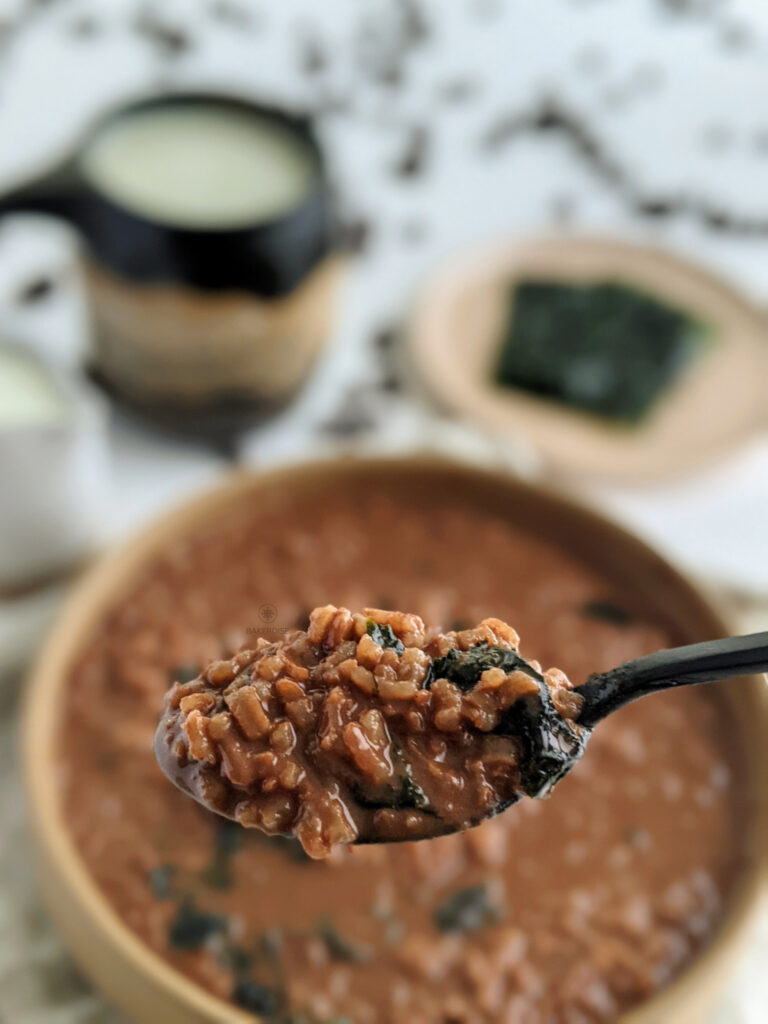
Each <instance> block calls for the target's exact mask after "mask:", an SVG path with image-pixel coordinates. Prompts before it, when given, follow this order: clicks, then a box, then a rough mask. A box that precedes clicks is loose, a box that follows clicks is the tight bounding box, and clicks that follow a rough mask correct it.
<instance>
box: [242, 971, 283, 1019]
mask: <svg viewBox="0 0 768 1024" xmlns="http://www.w3.org/2000/svg"><path fill="white" fill-rule="evenodd" d="M232 1001H233V1002H234V1003H236V1004H237V1005H238V1006H242V1008H243V1009H244V1010H248V1011H250V1012H251V1013H262V1014H266V1015H267V1016H273V1015H274V1014H276V1013H277V1011H278V1010H279V1009H280V1004H281V1002H282V999H281V997H280V994H279V993H278V992H277V991H276V990H275V989H272V988H268V987H267V986H266V985H262V984H260V982H258V981H253V979H250V978H248V979H244V980H242V981H238V982H237V984H236V985H235V987H234V989H233V990H232Z"/></svg>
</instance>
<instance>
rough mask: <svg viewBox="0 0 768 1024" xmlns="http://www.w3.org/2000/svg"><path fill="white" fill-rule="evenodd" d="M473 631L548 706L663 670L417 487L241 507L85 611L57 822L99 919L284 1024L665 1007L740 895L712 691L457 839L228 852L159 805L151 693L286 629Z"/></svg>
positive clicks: (576, 1020)
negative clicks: (92, 613) (568, 682)
mask: <svg viewBox="0 0 768 1024" xmlns="http://www.w3.org/2000/svg"><path fill="white" fill-rule="evenodd" d="M328 602H333V603H334V604H337V605H346V606H347V607H365V606H369V605H375V606H379V607H401V608H402V607H405V608H408V609H412V610H413V611H415V612H418V613H419V614H420V615H422V617H423V618H424V619H425V620H426V621H427V622H429V623H432V624H435V625H440V626H442V627H443V628H446V629H448V628H451V627H458V628H460V627H461V626H462V625H466V624H467V623H472V622H478V621H480V620H481V619H482V618H484V617H486V616H489V615H496V616H499V617H500V618H503V619H505V620H506V621H508V622H512V623H514V625H515V628H516V629H518V630H519V632H520V634H521V636H522V637H523V647H522V653H523V654H524V655H525V654H526V653H527V654H530V656H532V657H535V658H537V659H538V660H539V661H541V662H542V663H544V664H557V665H558V666H560V667H562V669H563V670H564V671H566V672H567V673H568V674H569V676H570V677H571V678H572V679H573V680H574V682H576V683H578V682H581V681H582V680H583V679H584V678H585V677H586V676H587V675H588V674H589V673H590V672H592V671H601V670H605V669H607V668H609V667H611V666H613V665H615V664H617V663H619V662H621V661H623V660H626V659H628V658H631V657H634V656H637V655H640V654H642V653H645V652H648V651H650V650H653V649H655V648H658V647H661V646H665V645H668V644H669V643H672V642H675V641H676V640H677V639H678V638H676V637H674V636H671V635H670V634H669V633H667V632H665V631H664V629H662V628H660V627H659V626H658V625H656V624H654V623H652V622H650V621H648V619H647V618H645V617H644V615H643V612H642V609H641V608H639V606H638V605H637V604H636V602H635V601H634V600H633V595H632V594H631V593H627V592H622V590H621V589H619V588H617V586H616V584H615V583H612V582H611V581H609V580H607V579H605V578H604V577H602V576H601V575H598V574H597V573H595V572H594V571H593V570H591V569H590V568H588V567H586V566H585V565H583V564H581V563H580V562H579V561H577V560H576V559H575V558H574V557H572V556H571V555H570V554H567V553H565V552H564V551H562V550H560V549H559V548H558V547H556V546H555V545H553V544H552V543H551V542H549V541H546V540H544V539H542V538H540V537H537V536H534V535H532V534H530V533H526V532H524V531H521V530H518V529H516V528H514V527H512V526H510V525H509V524H508V523H506V522H505V521H504V520H503V519H502V518H500V517H499V516H498V515H496V514H494V513H493V512H490V511H486V510H484V509H483V508H482V507H480V505H479V504H478V505H475V504H473V503H472V501H471V499H470V498H469V497H467V496H466V495H465V496H464V497H462V496H461V495H460V494H457V493H456V492H455V491H454V490H453V489H452V487H450V486H449V485H448V484H439V483H436V484H435V487H434V488H433V489H432V490H431V491H430V492H429V493H428V494H425V493H424V492H421V493H420V494H419V496H418V498H417V497H415V496H413V495H411V494H410V492H409V490H408V489H407V488H405V487H402V486H398V488H397V489H396V490H395V489H394V488H392V487H385V486H383V485H382V486H381V487H379V488H377V487H376V486H371V485H370V484H366V485H365V486H361V485H359V484H358V485H356V484H355V483H354V481H352V482H346V483H344V484H342V485H341V486H336V487H329V488H328V489H327V490H325V491H323V492H321V493H317V494H314V495H312V497H311V498H307V497H306V496H303V495H296V494H293V495H292V494H291V493H290V492H289V491H286V492H283V493H282V494H279V493H278V494H273V495H270V496H269V497H268V498H267V499H259V500H256V499H255V498H254V499H249V500H248V502H247V503H246V506H243V507H241V509H240V511H237V512H235V513H232V514H231V515H230V516H228V517H224V518H222V519H221V521H219V522H217V524H216V527H215V528H207V529H206V530H205V531H204V532H201V533H199V534H198V535H195V537H194V538H193V539H191V540H184V539H179V540H178V541H177V542H176V544H175V545H174V546H173V547H172V548H171V549H170V550H168V551H167V552H166V553H165V554H164V555H163V556H162V557H161V558H160V559H159V560H157V561H156V562H155V563H153V564H152V565H151V566H150V567H149V569H148V570H146V571H145V572H144V574H143V576H142V577H141V578H140V580H139V581H138V583H137V584H135V585H134V587H133V589H132V590H131V591H130V592H129V593H128V594H127V595H126V596H125V597H124V598H123V599H122V601H120V602H118V603H116V604H115V605H114V606H113V607H112V608H111V609H109V610H108V613H107V614H106V617H105V619H104V622H103V623H102V625H101V626H100V627H99V629H98V630H97V631H96V633H95V635H94V636H93V638H92V640H91V642H90V643H89V644H88V645H87V646H86V647H85V648H84V650H83V652H82V654H81V656H80V658H79V660H78V661H77V663H76V665H75V667H74V669H73V671H72V676H71V680H70V688H69V691H68V696H67V702H66V707H65V717H64V722H63V726H62V733H61V756H60V762H61V785H62V794H63V801H64V806H65V812H66V816H67V821H68V823H69V827H70V828H71V830H72V833H73V835H74V838H75V841H76V844H77V847H78V849H79V851H80V853H81V854H82V856H83V858H84V860H85V862H86V864H87V866H88V868H89V870H90V872H91V873H92V875H93V876H94V878H95V879H96V881H97V882H98V884H99V886H100V887H101V888H102V890H103V891H104V892H105V894H106V896H107V898H108V899H109V901H110V902H111V904H112V905H113V907H114V908H115V910H116V912H117V913H118V914H119V916H120V917H121V919H122V920H123V921H124V922H125V923H126V924H127V925H128V926H129V927H130V928H131V929H132V930H134V931H135V932H136V933H137V934H138V935H140V936H141V938H142V939H143V940H145V941H146V942H147V943H148V944H149V945H150V946H151V947H152V948H153V949H155V950H156V951H157V952H158V953H160V954H161V955H162V956H163V957H165V958H166V959H168V960H169V961H170V962H171V963H172V964H174V965H175V966H176V967H177V968H178V969H179V970H181V971H183V972H184V973H185V974H187V975H188V976H190V977H191V978H194V979H195V980H196V981H197V982H199V983H200V984H201V985H203V986H204V987H205V988H207V989H208V990H210V991H211V992H213V993H215V994H217V995H219V996H221V997H223V998H225V999H232V1000H233V1001H234V1002H236V1003H237V1004H239V1005H240V1006H241V1007H244V1008H246V1009H250V1010H252V1011H254V1012H255V1013H261V1014H263V1015H265V1016H267V1017H271V1018H272V1019H274V1020H276V1021H280V1022H281V1024H282V1022H283V1021H286V1022H288V1021H290V1022H291V1024H331V1022H333V1024H342V1022H354V1024H394V1022H396V1021H405V1020H407V1021H408V1022H410V1024H475V1022H476V1024H491V1022H499V1021H500V1022H508V1024H513V1022H514V1024H589V1022H593V1021H594V1022H598V1021H612V1020H614V1019H615V1018H616V1016H617V1015H618V1014H619V1013H620V1012H621V1010H623V1009H626V1008H628V1007H630V1006H633V1005H635V1004H637V1003H638V1002H641V1001H642V1000H643V999H645V998H647V997H648V996H649V995H650V994H652V993H653V992H654V991H655V990H657V989H658V988H660V987H663V986H664V985H665V984H667V983H668V982H669V981H670V980H671V979H672V978H673V977H674V976H675V975H676V974H677V973H678V972H679V970H680V969H681V968H682V967H683V966H684V965H685V964H686V962H687V961H688V960H689V959H690V957H691V956H692V955H693V954H694V953H695V952H696V950H697V949H698V948H700V947H701V945H702V944H704V943H705V942H706V941H707V939H708V938H709V936H710V935H711V933H712V932H713V930H714V929H715V928H716V926H717V923H718V919H719V915H720V912H721V907H722V903H723V899H724V897H725V896H726V895H727V892H728V887H729V879H730V878H731V877H732V876H733V874H734V873H735V872H736V871H737V870H738V867H739V849H740V832H741V827H742V824H741V819H742V809H741V808H740V802H739V799H738V779H739V773H740V770H741V769H740V763H739V756H738V751H737V750H736V749H735V747H736V745H735V742H734V740H733V737H732V735H731V732H730V729H729V727H728V721H727V714H726V713H725V711H724V708H723V707H722V706H721V703H720V701H719V699H718V697H717V692H716V688H708V689H706V690H688V691H683V692H680V693H667V694H664V695H659V696H656V697H652V698H649V699H647V700H645V701H642V702H640V703H638V704H635V705H633V706H631V707H629V708H626V709H625V710H623V711H622V712H620V713H619V714H618V715H616V716H614V717H613V718H612V719H611V720H609V721H608V722H606V723H605V724H603V725H601V726H600V727H599V728H598V729H597V730H596V733H595V735H594V737H593V738H592V740H591V743H590V746H589V749H588V751H587V754H586V755H585V757H584V760H583V761H582V763H581V764H580V765H579V766H578V767H577V768H576V770H575V771H574V772H573V774H572V776H570V777H569V778H567V779H566V780H565V781H564V782H563V783H562V784H561V785H560V787H559V788H558V789H557V790H556V792H555V794H554V795H553V796H552V797H551V798H550V799H549V800H547V801H544V802H540V801H529V800H526V801H524V802H523V803H521V804H519V805H517V806H516V807H514V808H512V809H511V810H510V811H509V812H507V813H506V814H504V815H502V816H501V817H499V818H497V819H495V820H492V821H489V822H487V823H485V824H484V825H482V826H481V827H479V828H477V829H474V830H471V831H469V832H467V833H465V834H463V835H459V836H449V837H445V838H442V839H437V840H433V841H429V842H425V843H416V844H404V845H399V846H393V847H368V848H365V847H363V848H354V849H351V850H344V851H340V852H339V853H338V854H336V855H334V857H332V858H331V859H330V861H325V862H309V861H307V860H306V859H305V858H304V857H303V856H302V855H301V851H300V850H298V849H297V847H296V845H295V844H294V843H292V842H289V841H287V840H283V839H281V838H274V839H269V838H266V837H264V836H261V835H260V834H257V833H254V832H247V833H246V832H245V831H243V830H241V829H239V828H238V827H237V826H234V825H229V824H228V823H226V822H223V821H221V820H219V819H216V818H215V817H214V816H212V815H210V814H209V813H207V812H206V811H204V810H203V809H201V808H200V807H199V806H198V805H197V804H195V803H194V802H193V801H191V800H189V799H188V798H185V797H184V796H182V795H181V794H179V793H178V791H177V790H175V788H174V787H173V786H172V785H171V784H170V783H169V782H168V781H167V780H165V779H164V778H163V776H162V775H161V773H160V770H159V768H158V767H157V766H156V764H155V761H154V758H153V755H152V737H153V732H154V729H155V725H156V721H157V715H158V713H159V710H160V708H161V705H162V699H163V694H164V692H165V690H166V688H167V687H168V686H169V685H170V684H171V683H172V682H173V681H174V680H176V679H185V678H192V676H193V675H194V674H196V673H197V672H198V671H199V670H200V668H201V667H202V666H203V665H204V664H206V663H207V662H208V661H210V660H212V659H214V658H217V657H221V656H224V655H227V654H229V653H231V652H232V651H234V650H236V649H237V648H238V647H239V646H240V645H242V644H243V643H244V642H245V643H247V641H248V639H249V637H250V638H251V639H252V638H253V636H254V635H262V636H270V635H273V636H274V635H279V631H281V630H282V629H285V628H293V627H295V626H296V625H297V624H302V625H303V624H304V623H305V621H306V614H307V611H308V609H310V608H312V607H313V606H315V605H318V604H324V603H328Z"/></svg>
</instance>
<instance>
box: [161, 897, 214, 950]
mask: <svg viewBox="0 0 768 1024" xmlns="http://www.w3.org/2000/svg"><path fill="white" fill-rule="evenodd" d="M226 927H227V919H226V918H225V917H223V916H222V915H221V914H209V913H207V912H205V911H200V910H197V909H196V908H195V906H194V904H193V903H192V902H191V901H187V902H184V903H182V904H181V906H180V907H179V909H178V912H177V914H176V916H175V917H174V919H173V920H172V921H171V925H170V928H169V931H168V941H169V942H170V944H171V946H172V947H173V948H174V949H183V950H186V951H188V952H191V951H193V950H196V949H200V947H201V946H203V945H205V943H206V942H207V941H208V939H210V938H211V936H213V935H217V934H220V933H221V932H223V931H225V930H226Z"/></svg>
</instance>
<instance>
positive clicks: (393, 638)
mask: <svg viewBox="0 0 768 1024" xmlns="http://www.w3.org/2000/svg"><path fill="white" fill-rule="evenodd" d="M365 628H366V631H367V633H368V636H369V637H370V638H371V639H372V640H373V641H374V643H377V644H378V645H379V647H384V648H385V649H386V648H389V649H390V650H392V651H397V653H398V654H402V653H403V651H404V650H405V647H404V646H403V641H402V640H401V639H400V638H399V637H398V636H397V634H396V633H395V631H394V630H393V629H392V627H391V626H386V625H382V624H381V623H380V622H376V621H374V619H368V621H367V622H366V626H365Z"/></svg>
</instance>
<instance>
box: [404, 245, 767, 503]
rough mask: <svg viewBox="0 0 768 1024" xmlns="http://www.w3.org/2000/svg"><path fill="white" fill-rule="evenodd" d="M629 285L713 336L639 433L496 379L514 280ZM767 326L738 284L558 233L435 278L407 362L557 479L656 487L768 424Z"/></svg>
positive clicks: (486, 253) (629, 248) (668, 258)
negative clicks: (710, 330) (693, 320)
mask: <svg viewBox="0 0 768 1024" xmlns="http://www.w3.org/2000/svg"><path fill="white" fill-rule="evenodd" d="M522 279H525V280H530V279H534V280H535V279H555V280H562V281H570V282H588V281H605V280H611V281H621V282H623V283H626V284H629V285H633V284H634V285H636V286H638V287H640V288H642V289H644V290H647V291H648V292H649V293H651V294H653V295H657V296H659V297H660V298H661V299H662V300H665V301H667V302H669V303H670V304H671V305H673V306H676V307H678V308H681V309H684V310H686V311H687V312H690V313H691V314H693V315H694V316H696V317H699V318H701V319H702V320H703V321H704V322H705V323H708V324H711V325H712V326H713V328H714V331H713V334H712V340H711V343H710V344H708V345H707V346H706V348H705V349H704V350H703V351H702V352H701V353H699V354H698V356H697V357H696V358H695V359H694V360H692V361H691V363H690V365H689V366H687V367H686V368H685V369H684V370H683V372H682V373H681V375H680V377H679V379H678V380H677V381H676V382H675V383H674V384H673V385H672V386H671V387H670V388H669V390H668V391H667V392H665V394H664V395H662V396H661V398H660V400H659V402H658V404H657V405H656V406H655V407H654V408H653V409H652V410H651V412H650V414H649V416H648V419H647V420H645V421H644V422H643V423H642V424H640V425H639V426H638V427H637V428H627V427H624V426H621V425H613V424H611V423H610V422H607V421H604V420H602V419H601V418H599V417H597V416H592V415H590V414H588V413H582V412H579V411H578V410H576V409H569V408H568V407H567V406H564V405H560V404H559V403H557V402H553V401H549V400H547V399H544V398H540V397H537V396H536V395H533V394H529V393H527V392H525V391H523V390H513V389H510V388H505V387H502V386H499V385H496V384H495V383H494V382H493V373H494V366H495V361H496V359H497V354H498V351H499V345H500V338H501V330H502V325H503V322H504V314H505V309H506V302H507V295H508V290H509V287H510V285H512V284H514V282H515V281H516V280H522ZM765 336H766V326H765V321H764V319H763V318H762V316H761V314H760V312H759V311H758V310H757V309H756V308H755V307H753V306H752V305H751V303H750V302H749V301H748V300H747V299H746V298H745V297H744V296H743V295H741V294H740V293H739V292H738V291H736V289H735V288H731V287H730V286H729V285H728V284H727V283H726V282H725V281H724V280H723V279H721V278H718V277H716V276H715V275H714V274H711V273H709V272H707V271H705V270H704V269H702V268H699V267H697V266H695V265H693V264H691V263H687V262H685V261H684V260H682V259H679V258H678V257H676V256H673V255H672V254H671V253H668V252H664V251H662V250H658V249H651V248H646V247H643V246H635V245H627V244H625V243H621V242H616V241H613V240H610V239H602V238H589V237H550V238H546V237H544V238H540V239H529V240H519V241H509V240H508V241H502V242H497V243H493V244H488V245H486V246H481V247H478V248H476V249H473V250H472V251H471V252H469V253H468V254H466V255H465V256H462V257H460V258H458V259H456V260H455V261H454V262H452V263H449V264H448V265H447V266H446V267H444V268H443V269H442V270H441V271H439V272H438V273H437V275H436V276H435V277H434V278H433V279H432V280H431V281H430V282H428V284H427V286H426V288H425V289H424V291H423V292H422V294H421V296H420V297H419V300H418V302H417V305H416V309H415V313H414V316H413V319H412V321H411V325H410V329H409V340H410V356H411V359H412V361H413V364H414V368H415V370H416V371H417V374H418V377H419V379H420V381H421V382H422V384H423V386H424V387H425V388H426V389H427V391H428V392H429V393H430V394H431V395H432V397H433V398H435V399H436V400H437V401H438V402H439V403H440V404H441V405H442V406H443V407H445V408H446V409H447V410H449V411H450V412H452V413H454V414H457V415H459V416H461V417H462V418H464V419H466V420H468V421H471V422H474V423H477V424H480V425H482V426H483V427H486V428H488V429H490V430H492V431H494V432H495V433H497V434H500V435H501V436H503V437H505V438H507V439H508V440H511V441H516V442H518V443H522V444H527V445H528V446H530V449H531V450H532V451H533V453H534V454H535V455H536V456H538V457H539V458H540V459H541V461H542V462H543V464H544V466H545V467H546V468H548V469H550V470H551V471H552V472H556V473H557V474H558V476H560V475H563V474H564V475H567V476H570V477H572V478H574V477H580V478H582V479H583V478H584V477H590V478H594V479H598V480H602V481H606V482H607V481H615V482H621V483H625V484H643V483H650V482H653V481H656V480H660V479H663V478H665V477H675V476H679V475H681V474H683V473H687V472H689V471H690V470H693V469H696V468H699V467H700V466H702V465H703V464H705V463H706V462H710V461H713V460H715V459H717V458H718V457H720V456H722V455H723V454H724V453H725V452H727V451H728V450H730V449H731V448H732V447H734V446H735V445H737V444H738V443H740V442H741V441H743V440H745V439H746V438H748V437H749V436H750V435H751V434H753V433H754V432H755V431H756V430H758V429H759V428H760V426H761V425H765V424H766V422H768V398H767V397H766V389H765V383H764V382H765V380H766V376H768V345H766V341H765Z"/></svg>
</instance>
